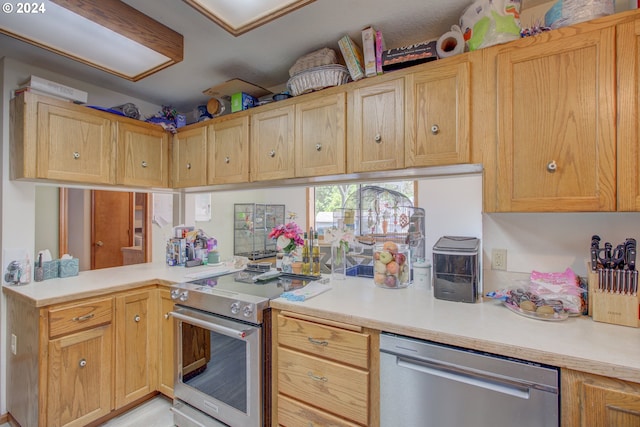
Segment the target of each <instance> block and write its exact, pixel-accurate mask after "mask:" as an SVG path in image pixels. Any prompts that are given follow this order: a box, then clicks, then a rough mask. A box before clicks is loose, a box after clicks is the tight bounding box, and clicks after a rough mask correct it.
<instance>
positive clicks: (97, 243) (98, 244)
mask: <svg viewBox="0 0 640 427" xmlns="http://www.w3.org/2000/svg"><path fill="white" fill-rule="evenodd" d="M96 246H100V247H102V246H104V242H103V241H102V240H98V241H97V242H96Z"/></svg>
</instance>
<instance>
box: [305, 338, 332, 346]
mask: <svg viewBox="0 0 640 427" xmlns="http://www.w3.org/2000/svg"><path fill="white" fill-rule="evenodd" d="M307 339H308V340H309V342H310V343H311V344H314V345H322V346H327V345H329V341H326V340H322V341H320V340H316V339H313V338H311V337H307Z"/></svg>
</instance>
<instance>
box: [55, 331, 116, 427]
mask: <svg viewBox="0 0 640 427" xmlns="http://www.w3.org/2000/svg"><path fill="white" fill-rule="evenodd" d="M112 342H113V337H112V326H111V325H110V324H109V325H105V326H101V327H97V328H93V329H89V330H87V331H84V332H78V333H76V334H71V335H68V336H65V337H62V338H58V339H55V340H51V341H49V358H48V368H47V370H48V373H47V376H48V388H47V396H46V399H47V422H46V425H47V426H50V427H60V426H65V427H76V426H77V427H81V426H85V425H87V424H88V423H89V422H91V421H93V420H96V419H98V418H100V417H102V416H104V415H106V414H108V413H109V412H110V411H111V409H112V405H111V392H112V388H111V384H112V382H111V378H112V375H113V372H112V369H113V366H112V353H111V349H112V347H111V346H112Z"/></svg>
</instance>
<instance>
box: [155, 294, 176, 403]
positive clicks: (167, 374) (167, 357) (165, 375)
mask: <svg viewBox="0 0 640 427" xmlns="http://www.w3.org/2000/svg"><path fill="white" fill-rule="evenodd" d="M158 295H159V299H160V300H159V304H160V312H159V313H158V317H157V318H158V322H160V327H159V328H158V332H159V334H158V351H159V353H158V358H159V361H158V391H160V393H162V394H164V395H165V396H167V397H170V398H173V378H174V373H173V370H174V366H173V365H174V360H175V356H174V349H173V343H174V342H175V338H174V335H173V334H174V331H173V317H171V316H170V315H169V313H170V312H172V311H173V300H172V299H171V295H170V292H169V289H158Z"/></svg>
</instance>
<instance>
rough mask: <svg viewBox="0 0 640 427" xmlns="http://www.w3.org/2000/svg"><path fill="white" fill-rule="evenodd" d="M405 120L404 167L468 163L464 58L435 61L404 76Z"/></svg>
mask: <svg viewBox="0 0 640 427" xmlns="http://www.w3.org/2000/svg"><path fill="white" fill-rule="evenodd" d="M406 119H407V120H406V134H407V143H406V144H407V150H406V151H405V153H406V158H405V166H406V167H412V166H440V165H451V164H460V163H468V162H469V158H470V146H471V144H470V138H471V66H470V64H469V61H468V56H466V55H464V56H463V55H461V56H460V57H459V58H452V59H447V60H446V61H442V63H440V61H438V62H437V63H433V65H432V66H430V67H429V68H428V69H425V70H424V71H421V72H418V73H413V74H409V75H407V116H406ZM478 119H479V120H481V119H480V118H478Z"/></svg>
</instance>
